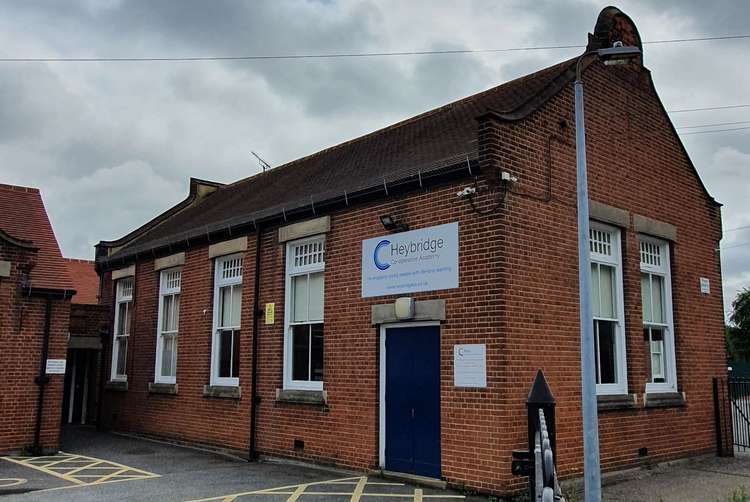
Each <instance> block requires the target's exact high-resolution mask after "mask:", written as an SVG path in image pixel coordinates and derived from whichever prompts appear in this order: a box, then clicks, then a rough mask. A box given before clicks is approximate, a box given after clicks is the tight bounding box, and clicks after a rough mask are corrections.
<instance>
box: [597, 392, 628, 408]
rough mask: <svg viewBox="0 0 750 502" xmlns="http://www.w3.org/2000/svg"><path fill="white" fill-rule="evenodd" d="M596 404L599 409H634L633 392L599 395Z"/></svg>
mask: <svg viewBox="0 0 750 502" xmlns="http://www.w3.org/2000/svg"><path fill="white" fill-rule="evenodd" d="M596 404H597V408H598V410H599V411H609V410H630V409H634V408H635V394H612V395H599V396H596Z"/></svg>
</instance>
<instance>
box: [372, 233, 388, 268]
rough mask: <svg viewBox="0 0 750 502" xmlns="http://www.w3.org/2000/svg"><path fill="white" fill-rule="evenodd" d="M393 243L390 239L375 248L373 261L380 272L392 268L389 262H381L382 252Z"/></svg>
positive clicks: (384, 240) (379, 243)
mask: <svg viewBox="0 0 750 502" xmlns="http://www.w3.org/2000/svg"><path fill="white" fill-rule="evenodd" d="M390 244H391V241H389V240H388V239H383V240H382V241H380V242H378V245H377V246H375V251H374V252H373V253H372V261H373V262H374V263H375V266H376V267H378V269H379V270H387V269H388V267H390V266H391V264H390V263H388V262H383V261H381V260H380V256H379V255H380V250H381V249H383V248H384V247H388V246H390Z"/></svg>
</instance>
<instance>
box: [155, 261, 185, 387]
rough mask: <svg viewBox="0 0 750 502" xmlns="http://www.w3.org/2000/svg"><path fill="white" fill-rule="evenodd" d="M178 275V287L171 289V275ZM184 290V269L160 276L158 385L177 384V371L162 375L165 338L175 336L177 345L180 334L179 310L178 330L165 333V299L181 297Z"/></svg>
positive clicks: (176, 324)
mask: <svg viewBox="0 0 750 502" xmlns="http://www.w3.org/2000/svg"><path fill="white" fill-rule="evenodd" d="M173 273H177V274H179V275H178V279H177V285H176V286H172V287H170V285H169V284H168V282H167V281H168V276H169V274H173ZM181 289H182V267H173V268H168V269H165V270H162V271H161V272H160V274H159V313H158V315H157V318H156V323H157V324H156V358H155V362H154V366H155V367H154V382H156V383H167V384H174V383H177V371H176V369H175V374H174V375H171V376H169V375H162V374H161V369H162V357H163V355H164V336H165V335H172V334H174V337H175V344H177V339H178V337H179V332H180V311H179V309H178V310H177V319H175V327H176V330H175V331H174V332H164V331H163V327H164V326H163V322H162V321H163V320H164V298H165V297H167V296H175V297H176V298H179V297H180V291H181ZM173 301H174V300H173ZM176 359H177V349H176V350H175V368H176V367H177V362H176Z"/></svg>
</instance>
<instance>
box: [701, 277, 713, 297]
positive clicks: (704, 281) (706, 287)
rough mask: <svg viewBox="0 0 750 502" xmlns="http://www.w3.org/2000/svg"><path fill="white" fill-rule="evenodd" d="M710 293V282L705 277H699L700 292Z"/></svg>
mask: <svg viewBox="0 0 750 502" xmlns="http://www.w3.org/2000/svg"><path fill="white" fill-rule="evenodd" d="M709 293H711V282H710V281H709V280H708V278H707V277H701V294H704V295H707V294H709Z"/></svg>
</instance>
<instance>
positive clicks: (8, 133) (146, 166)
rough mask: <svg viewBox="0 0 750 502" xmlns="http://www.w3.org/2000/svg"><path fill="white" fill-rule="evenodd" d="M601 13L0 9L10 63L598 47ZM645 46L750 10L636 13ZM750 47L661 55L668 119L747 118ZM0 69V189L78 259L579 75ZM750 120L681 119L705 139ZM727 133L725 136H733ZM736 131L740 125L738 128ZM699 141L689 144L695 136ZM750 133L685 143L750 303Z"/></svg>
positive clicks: (665, 5) (526, 55)
mask: <svg viewBox="0 0 750 502" xmlns="http://www.w3.org/2000/svg"><path fill="white" fill-rule="evenodd" d="M604 5H605V4H603V3H601V2H592V1H569V2H561V1H557V0H549V1H534V2H528V1H525V0H516V1H501V0H492V1H490V0H474V1H469V0H462V1H456V0H453V1H436V0H424V1H416V0H415V1H409V2H404V1H403V0H370V1H351V2H349V1H341V2H338V1H327V0H321V1H312V0H310V1H304V0H289V1H278V0H273V1H271V0H268V1H249V0H248V1H246V2H240V1H215V0H212V1H197V0H189V1H188V0H172V1H158V2H152V1H147V0H139V1H132V2H127V1H120V0H80V1H72V0H70V1H66V2H59V1H57V0H48V1H33V0H23V1H20V0H19V1H10V0H7V1H2V2H0V57H5V58H7V57H11V58H18V57H184V56H237V55H264V54H290V53H297V54H299V53H330V52H372V51H378V52H382V51H408V50H432V49H464V48H472V49H492V48H506V47H526V46H539V45H560V44H584V43H585V41H586V33H587V32H588V31H590V30H591V29H592V28H593V26H594V23H595V20H596V16H597V15H598V13H599V11H600V10H601V8H602V7H603V6H604ZM618 6H619V7H620V8H621V9H622V10H623V11H625V12H626V13H628V14H629V15H630V16H631V17H632V18H633V19H634V21H635V23H636V24H637V25H638V27H639V30H640V32H641V36H642V38H643V39H644V41H648V40H663V39H674V38H691V37H703V36H714V35H728V34H744V33H747V32H748V31H750V30H748V29H747V26H746V21H747V19H748V18H750V2H744V1H735V2H730V1H721V0H719V1H713V2H704V1H702V0H696V1H692V2H691V1H681V0H672V1H653V2H643V1H637V2H631V1H622V2H620V3H619V4H618ZM748 49H750V40H737V41H716V42H696V43H685V44H664V45H647V46H646V47H645V51H644V52H645V53H644V57H645V63H646V65H647V66H648V67H649V68H650V69H651V70H652V72H653V76H654V79H655V81H656V85H657V89H658V91H659V92H660V95H661V97H662V100H663V101H664V104H665V106H666V108H667V109H672V110H674V109H683V108H696V107H708V106H722V105H734V104H745V103H750V94H749V93H748V90H747V82H748V77H749V76H750V69H748V67H747V64H746V61H747V58H748V54H749V52H748ZM578 52H579V50H578V49H572V50H571V49H567V50H545V51H528V52H511V53H492V54H475V55H455V56H410V57H396V58H360V59H355V58H346V59H313V60H297V61H288V60H286V61H223V62H166V63H165V62H159V63H156V62H150V63H143V62H141V63H0V159H2V162H0V182H2V183H11V184H21V185H30V186H36V187H39V188H41V189H42V192H43V196H44V199H45V203H46V204H47V208H48V211H49V213H50V217H51V219H52V223H53V225H54V228H55V231H56V233H57V236H58V240H59V241H60V244H61V246H62V248H63V253H64V254H65V255H66V256H70V257H80V258H92V256H93V248H92V246H93V245H94V244H95V243H96V242H98V241H99V240H102V239H111V238H116V237H119V236H121V235H123V234H125V233H126V232H128V231H130V230H131V229H133V228H134V227H136V226H138V225H140V224H142V223H143V222H145V221H146V220H148V219H150V218H151V217H153V216H154V215H155V214H157V213H159V212H161V211H163V210H164V209H166V208H168V207H169V206H171V205H173V204H174V203H176V202H178V201H179V200H181V199H183V198H184V197H185V196H186V194H187V185H188V178H189V177H190V176H195V177H199V178H206V179H210V180H217V181H223V182H228V181H234V180H236V179H238V178H242V177H245V176H248V175H250V174H253V173H255V172H257V171H258V164H257V161H255V159H254V158H253V157H252V156H251V155H250V151H251V150H254V151H256V152H258V153H260V154H261V155H262V156H263V157H264V158H265V159H266V160H267V161H268V162H270V163H271V164H272V165H279V164H281V163H283V162H286V161H288V160H292V159H294V158H297V157H300V156H302V155H305V154H309V153H312V152H314V151H317V150H319V149H321V148H324V147H326V146H330V145H332V144H335V143H338V142H341V141H343V140H346V139H350V138H353V137H356V136H358V135H360V134H363V133H366V132H368V131H371V130H373V129H377V128H380V127H383V126H386V125H388V124H390V123H393V122H395V121H398V120H401V119H403V118H406V117H409V116H411V115H414V114H416V113H419V112H422V111H425V110H428V109H431V108H434V107H436V106H439V105H442V104H445V103H447V102H450V101H452V100H455V99H458V98H461V97H464V96H467V95H470V94H473V93H475V92H477V91H480V90H483V89H486V88H488V87H492V86H494V85H497V84H499V83H502V82H504V81H507V80H509V79H512V78H515V77H518V76H520V75H523V74H526V73H529V72H531V71H534V70H537V69H539V68H542V67H544V66H548V65H550V64H554V63H556V62H558V61H561V60H563V59H565V58H568V57H572V56H573V55H575V54H577V53H578ZM748 114H750V108H740V109H733V110H720V111H705V112H695V113H679V114H673V115H672V119H673V121H674V123H675V124H676V125H677V126H678V127H679V126H692V125H702V124H713V123H726V122H736V121H742V120H747V116H748ZM725 127H731V126H724V127H715V128H714V129H717V128H725ZM735 127H737V126H735ZM697 130H701V129H686V130H684V132H694V131H697ZM749 138H750V131H748V130H744V131H734V132H723V133H716V134H694V135H685V136H683V141H684V143H685V146H686V147H687V149H688V151H689V153H690V155H691V156H692V159H693V161H694V162H695V164H696V166H697V168H698V171H699V172H700V174H701V176H702V178H703V181H704V182H705V184H706V185H707V187H708V189H709V191H710V192H711V193H712V194H713V195H714V197H715V198H716V199H717V200H719V201H720V202H722V203H724V204H725V205H724V209H723V215H724V227H725V228H726V229H728V230H727V231H726V233H725V237H724V241H723V243H722V245H723V246H724V247H726V250H725V251H723V252H722V256H723V270H724V274H725V277H724V289H725V291H724V293H725V302H726V303H727V304H728V303H729V301H730V300H731V298H733V297H734V295H735V294H736V291H737V290H738V289H739V288H741V287H743V286H750V260H749V259H748V257H750V246H742V245H739V246H738V244H744V243H750V228H745V229H739V230H730V229H736V228H737V227H750V141H748V139H749Z"/></svg>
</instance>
